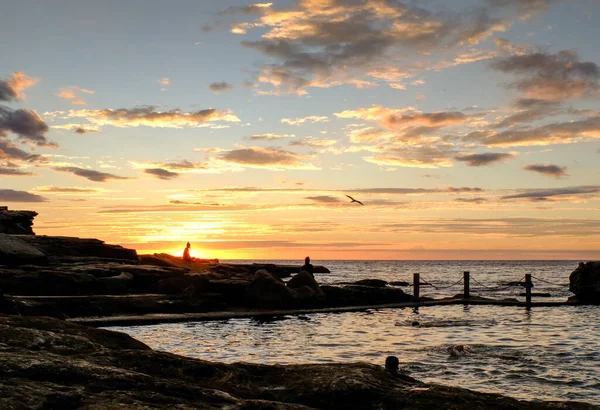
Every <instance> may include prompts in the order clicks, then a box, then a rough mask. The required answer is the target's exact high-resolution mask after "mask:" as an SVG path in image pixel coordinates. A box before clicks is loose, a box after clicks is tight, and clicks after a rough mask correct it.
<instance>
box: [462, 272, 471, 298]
mask: <svg viewBox="0 0 600 410" xmlns="http://www.w3.org/2000/svg"><path fill="white" fill-rule="evenodd" d="M470 281H471V273H470V272H469V271H465V272H463V285H464V291H463V298H465V299H469V298H470V297H471V293H470V292H471V289H470V287H471V284H470Z"/></svg>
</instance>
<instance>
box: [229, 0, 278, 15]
mask: <svg viewBox="0 0 600 410" xmlns="http://www.w3.org/2000/svg"><path fill="white" fill-rule="evenodd" d="M272 5H273V3H256V4H250V5H248V6H243V7H230V8H228V9H226V10H224V11H221V12H219V13H218V15H219V16H228V15H234V14H264V13H266V12H267V11H268V9H269V8H270V7H271V6H272Z"/></svg>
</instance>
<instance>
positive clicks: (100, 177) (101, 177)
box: [53, 167, 129, 182]
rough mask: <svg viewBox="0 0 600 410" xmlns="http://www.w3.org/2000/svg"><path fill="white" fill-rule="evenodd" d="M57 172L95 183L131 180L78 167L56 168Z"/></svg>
mask: <svg viewBox="0 0 600 410" xmlns="http://www.w3.org/2000/svg"><path fill="white" fill-rule="evenodd" d="M53 169H54V170H55V171H59V172H68V173H71V174H73V175H77V176H79V177H83V178H87V179H89V180H90V181H94V182H106V181H108V180H110V179H129V178H127V177H121V176H118V175H114V174H109V173H106V172H99V171H94V170H92V169H84V168H78V167H55V168H53Z"/></svg>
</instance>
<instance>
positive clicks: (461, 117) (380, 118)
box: [334, 104, 470, 128]
mask: <svg viewBox="0 0 600 410" xmlns="http://www.w3.org/2000/svg"><path fill="white" fill-rule="evenodd" d="M334 115H335V116H336V117H338V118H360V119H363V120H368V121H375V122H377V123H379V124H380V125H382V126H384V127H386V128H397V127H403V126H408V125H424V126H429V127H442V126H447V125H456V124H463V123H465V122H467V121H468V120H469V118H470V117H469V116H468V115H465V114H463V113H462V112H459V111H440V112H431V113H423V112H420V111H417V110H415V109H414V108H412V107H408V108H403V109H393V108H387V107H383V106H381V105H376V104H375V105H373V106H371V107H369V108H359V109H357V110H346V111H342V112H338V113H335V114H334Z"/></svg>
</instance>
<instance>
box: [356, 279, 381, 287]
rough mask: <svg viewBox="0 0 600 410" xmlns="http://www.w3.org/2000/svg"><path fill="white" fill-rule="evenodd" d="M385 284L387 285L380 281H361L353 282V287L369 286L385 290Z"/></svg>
mask: <svg viewBox="0 0 600 410" xmlns="http://www.w3.org/2000/svg"><path fill="white" fill-rule="evenodd" d="M387 284H388V283H387V282H386V281H385V280H381V279H363V280H359V281H356V282H354V285H360V286H370V287H373V288H385V287H386V286H387Z"/></svg>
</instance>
